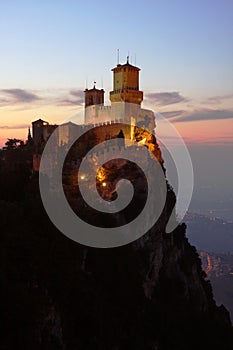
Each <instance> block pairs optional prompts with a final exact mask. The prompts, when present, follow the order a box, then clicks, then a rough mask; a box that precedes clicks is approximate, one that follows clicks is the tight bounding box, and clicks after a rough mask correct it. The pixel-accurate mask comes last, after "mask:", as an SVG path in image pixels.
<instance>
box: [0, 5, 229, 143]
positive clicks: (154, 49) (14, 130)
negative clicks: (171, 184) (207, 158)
mask: <svg viewBox="0 0 233 350" xmlns="http://www.w3.org/2000/svg"><path fill="white" fill-rule="evenodd" d="M232 14H233V2H232V1H231V0H214V1H213V0H202V1H201V0H196V1H193V0H189V1H184V0H174V1H164V0H161V1H160V0H157V1H144V2H141V1H127V2H125V1H121V0H119V1H117V2H115V1H114V2H113V1H98V2H95V1H89V2H87V1H77V0H75V1H73V0H68V1H65V0H57V1H53V0H50V1H46V0H44V1H43V0H42V1H41V0H40V1H36V0H35V1H26V0H18V1H17V0H15V1H14V0H8V1H0V44H1V66H0V70H1V82H0V84H1V86H0V89H1V90H0V144H1V145H3V144H4V142H5V140H6V138H7V137H21V138H25V137H26V135H27V127H28V126H29V125H30V124H31V121H32V120H35V119H36V118H38V117H42V118H43V119H45V120H48V121H50V122H51V123H53V122H56V123H59V122H62V121H63V120H66V119H67V118H69V117H70V116H71V115H73V114H75V113H76V112H77V111H80V109H82V108H83V90H84V89H85V87H86V86H87V87H92V85H93V81H94V80H95V81H96V82H97V86H98V87H102V86H103V87H104V89H105V91H106V93H105V97H106V102H108V92H109V91H110V90H111V87H112V72H111V68H113V67H114V66H115V65H116V62H117V54H116V51H117V49H118V48H119V49H120V62H121V63H124V62H125V60H126V56H127V55H128V54H129V56H130V60H131V63H132V64H135V60H136V65H138V66H139V67H140V68H141V69H142V71H141V86H140V88H141V90H143V91H144V106H145V107H149V108H152V109H153V110H155V111H157V112H160V113H162V114H163V115H164V116H166V117H168V118H169V119H170V120H171V121H172V122H173V123H174V125H175V126H176V128H177V129H178V130H179V131H180V132H181V134H182V136H183V137H184V139H185V140H186V141H187V142H191V143H195V142H200V141H201V142H204V143H206V142H208V143H226V142H227V143H232V141H233V138H232V131H233V42H232V38H233V20H232V17H233V15H232ZM168 112H169V113H168ZM80 122H82V121H81V120H80ZM158 128H159V125H158Z"/></svg>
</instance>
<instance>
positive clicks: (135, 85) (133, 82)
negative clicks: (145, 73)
mask: <svg viewBox="0 0 233 350" xmlns="http://www.w3.org/2000/svg"><path fill="white" fill-rule="evenodd" d="M112 71H113V91H111V92H110V101H111V102H129V103H135V104H138V105H141V102H142V100H143V92H142V91H139V71H140V68H138V67H136V66H133V65H131V64H130V63H129V58H128V57H127V62H126V64H123V65H122V64H118V65H117V66H116V67H115V68H113V69H112Z"/></svg>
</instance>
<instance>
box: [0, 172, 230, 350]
mask: <svg viewBox="0 0 233 350" xmlns="http://www.w3.org/2000/svg"><path fill="white" fill-rule="evenodd" d="M168 189H169V191H168V197H167V202H166V207H165V209H164V211H163V214H162V215H161V217H160V219H159V220H158V222H157V223H156V224H155V226H154V227H152V228H151V229H150V231H149V232H147V234H146V235H144V236H143V237H142V238H140V239H139V240H137V241H135V242H133V243H131V244H128V245H126V246H122V247H119V248H112V249H95V248H88V247H84V246H81V245H79V244H77V243H75V242H72V241H70V240H69V239H68V238H66V237H65V236H63V235H62V234H60V233H59V232H58V231H57V230H56V228H55V227H54V226H53V225H52V223H51V222H50V220H49V218H48V217H47V215H46V213H45V211H44V209H43V206H42V203H41V200H40V197H39V191H38V188H37V179H36V177H34V178H31V180H30V181H29V182H28V191H27V193H28V194H27V195H26V196H25V198H23V199H22V200H21V201H18V202H15V203H13V202H9V201H8V202H6V201H1V202H0V212H1V217H2V220H1V222H0V227H1V245H0V250H1V271H2V273H1V318H2V321H3V322H2V330H3V333H2V334H3V335H2V339H1V349H2V350H11V349H30V350H31V349H34V350H42V349H43V350H47V349H48V350H53V349H57V350H60V349H67V350H77V349H81V350H89V349H92V350H93V349H97V350H99V349H101V350H129V349H133V350H171V349H172V350H176V349H177V350H178V349H179V350H181V349H182V350H183V349H184V350H187V349H191V350H192V349H195V350H196V349H211V350H213V349H229V350H230V349H232V346H233V331H232V326H231V322H230V318H229V314H228V312H227V310H226V309H225V308H224V307H223V306H221V307H217V306H216V304H215V301H214V300H213V295H212V289H211V285H210V283H209V282H208V281H207V280H206V275H205V273H204V272H203V271H202V267H201V260H200V258H199V257H198V254H197V252H196V249H195V248H194V247H192V246H191V245H190V244H189V243H188V240H187V238H186V237H185V230H186V227H185V225H184V224H182V225H179V226H178V227H177V228H176V229H175V231H174V232H173V233H172V234H166V233H165V227H166V223H167V220H168V217H169V214H170V213H171V211H172V208H173V207H174V204H175V195H174V193H173V191H172V190H171V189H170V188H169V186H168ZM86 214H88V210H86ZM12 217H13V218H14V220H12ZM12 335H14V336H12Z"/></svg>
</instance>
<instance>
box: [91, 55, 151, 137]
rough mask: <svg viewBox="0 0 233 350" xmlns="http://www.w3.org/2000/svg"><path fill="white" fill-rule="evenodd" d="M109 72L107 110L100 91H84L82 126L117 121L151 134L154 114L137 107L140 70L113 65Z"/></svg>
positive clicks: (140, 95)
mask: <svg viewBox="0 0 233 350" xmlns="http://www.w3.org/2000/svg"><path fill="white" fill-rule="evenodd" d="M112 71H113V90H112V91H111V92H110V96H109V97H110V101H111V106H105V105H104V90H103V89H97V88H96V86H95V84H94V87H93V88H92V89H86V90H85V124H94V125H96V124H101V123H109V122H117V121H120V122H122V123H124V124H128V125H131V126H132V130H133V127H134V126H140V127H144V128H146V129H147V130H149V131H151V132H153V130H154V128H155V118H154V112H153V111H152V110H149V109H144V108H142V107H141V103H142V101H143V92H142V91H140V90H139V72H140V68H138V67H136V66H133V65H132V64H130V63H129V57H127V61H126V63H125V64H117V66H116V67H115V68H113V69H112Z"/></svg>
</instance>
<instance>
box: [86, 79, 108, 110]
mask: <svg viewBox="0 0 233 350" xmlns="http://www.w3.org/2000/svg"><path fill="white" fill-rule="evenodd" d="M95 84H96V82H94V86H93V89H90V90H88V89H86V90H85V91H84V93H85V108H86V107H89V106H94V105H103V104H104V90H103V89H100V90H99V89H96V87H95Z"/></svg>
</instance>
